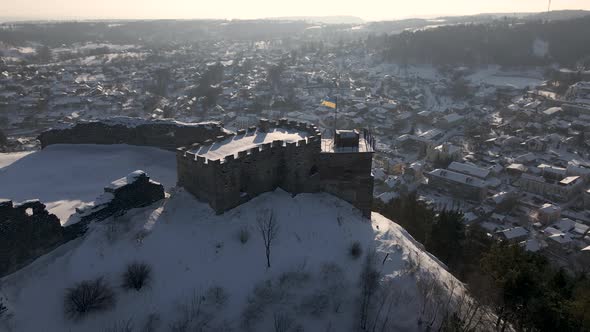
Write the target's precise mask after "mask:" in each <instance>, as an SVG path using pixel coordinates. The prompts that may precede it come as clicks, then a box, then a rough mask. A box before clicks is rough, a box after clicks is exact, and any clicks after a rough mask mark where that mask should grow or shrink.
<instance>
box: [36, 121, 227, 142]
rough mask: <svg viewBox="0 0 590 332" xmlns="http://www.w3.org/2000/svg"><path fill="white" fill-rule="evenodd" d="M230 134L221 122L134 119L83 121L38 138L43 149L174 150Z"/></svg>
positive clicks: (45, 133) (51, 130)
mask: <svg viewBox="0 0 590 332" xmlns="http://www.w3.org/2000/svg"><path fill="white" fill-rule="evenodd" d="M220 135H228V132H227V131H226V130H225V129H223V126H222V124H221V123H218V122H211V123H202V124H185V123H181V122H176V121H163V120H162V121H146V120H141V119H133V118H123V119H121V118H115V119H113V120H104V121H93V122H80V123H78V124H76V125H73V126H69V127H66V128H61V129H49V130H47V131H45V132H43V133H42V134H41V135H39V137H38V139H39V141H41V147H42V148H45V147H47V146H49V145H52V144H129V145H140V146H155V147H159V148H162V149H168V150H174V149H176V148H177V147H179V146H185V145H188V144H193V143H195V142H204V141H206V140H207V139H211V138H215V137H217V136H220Z"/></svg>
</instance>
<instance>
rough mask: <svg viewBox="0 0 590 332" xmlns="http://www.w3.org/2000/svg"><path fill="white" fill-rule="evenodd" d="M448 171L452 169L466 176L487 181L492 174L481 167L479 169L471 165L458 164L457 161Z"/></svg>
mask: <svg viewBox="0 0 590 332" xmlns="http://www.w3.org/2000/svg"><path fill="white" fill-rule="evenodd" d="M448 169H450V170H451V171H455V172H459V173H463V174H466V175H471V176H475V177H478V178H481V179H485V178H486V177H488V175H489V174H490V171H489V170H487V169H485V168H480V167H477V166H474V165H469V164H464V163H458V162H456V161H453V162H452V163H451V164H450V165H449V167H448Z"/></svg>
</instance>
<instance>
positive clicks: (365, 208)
mask: <svg viewBox="0 0 590 332" xmlns="http://www.w3.org/2000/svg"><path fill="white" fill-rule="evenodd" d="M372 164H373V153H370V152H365V153H342V152H340V153H322V154H320V162H319V172H320V177H321V189H322V191H324V192H327V193H330V194H332V195H334V196H337V197H339V198H341V199H343V200H345V201H347V202H349V203H350V204H352V205H354V206H355V207H357V208H358V209H359V210H361V211H362V212H363V215H364V216H365V217H370V216H371V208H372V207H373V183H374V182H373V176H372V175H371V167H372Z"/></svg>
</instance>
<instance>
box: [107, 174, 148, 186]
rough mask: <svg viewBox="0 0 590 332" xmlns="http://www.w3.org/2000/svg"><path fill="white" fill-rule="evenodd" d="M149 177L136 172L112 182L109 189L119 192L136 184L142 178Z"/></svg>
mask: <svg viewBox="0 0 590 332" xmlns="http://www.w3.org/2000/svg"><path fill="white" fill-rule="evenodd" d="M143 176H147V175H146V174H145V172H144V171H142V170H137V171H134V172H131V173H129V174H128V175H127V176H125V177H122V178H120V179H117V180H115V181H113V182H111V184H110V185H108V186H107V188H108V189H111V190H117V189H119V188H122V187H125V186H126V185H128V184H131V183H134V182H135V181H137V179H139V178H140V177H143Z"/></svg>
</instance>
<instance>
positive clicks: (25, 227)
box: [0, 200, 73, 276]
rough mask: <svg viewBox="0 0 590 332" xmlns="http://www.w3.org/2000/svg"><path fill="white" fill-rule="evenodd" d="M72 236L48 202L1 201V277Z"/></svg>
mask: <svg viewBox="0 0 590 332" xmlns="http://www.w3.org/2000/svg"><path fill="white" fill-rule="evenodd" d="M72 238H73V235H71V234H70V233H69V232H68V231H67V230H66V229H64V228H63V227H61V224H60V222H59V219H58V218H57V217H56V216H55V215H53V214H50V213H49V212H48V211H47V209H46V207H45V204H43V203H41V202H39V201H38V200H31V201H27V202H23V203H21V204H14V203H13V202H12V201H10V200H1V201H0V276H4V275H6V274H8V273H12V272H14V271H16V270H18V269H19V268H21V267H23V266H24V265H26V264H28V263H29V262H31V261H32V260H34V259H36V258H37V257H39V256H41V255H43V254H45V253H47V252H49V251H50V250H52V249H53V248H55V247H57V246H59V245H61V244H62V243H65V242H67V241H69V240H71V239H72Z"/></svg>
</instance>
